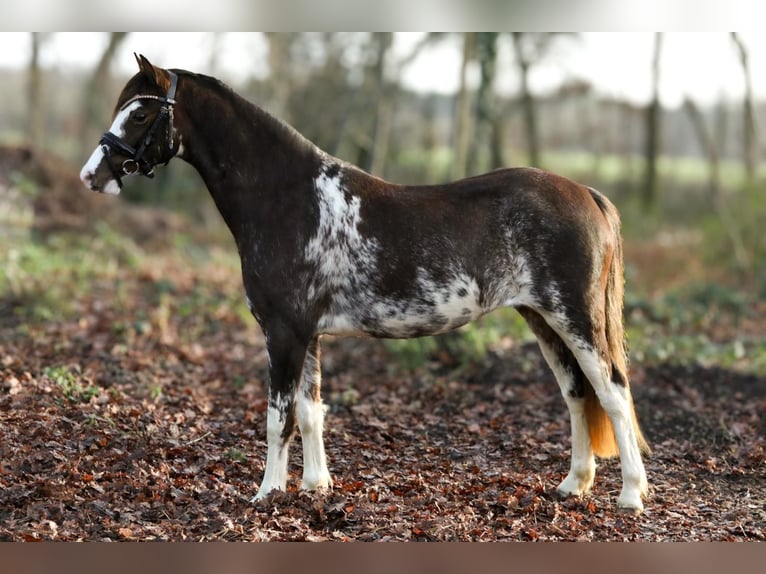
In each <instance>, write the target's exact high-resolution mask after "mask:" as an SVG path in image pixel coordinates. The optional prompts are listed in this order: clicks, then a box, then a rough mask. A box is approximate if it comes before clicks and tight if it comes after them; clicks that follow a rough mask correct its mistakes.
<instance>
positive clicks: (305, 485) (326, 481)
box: [301, 474, 333, 490]
mask: <svg viewBox="0 0 766 574" xmlns="http://www.w3.org/2000/svg"><path fill="white" fill-rule="evenodd" d="M332 486H333V483H332V478H331V477H330V475H329V474H327V475H325V476H322V477H319V478H306V477H304V478H303V480H302V481H301V490H319V489H322V490H325V489H326V490H332Z"/></svg>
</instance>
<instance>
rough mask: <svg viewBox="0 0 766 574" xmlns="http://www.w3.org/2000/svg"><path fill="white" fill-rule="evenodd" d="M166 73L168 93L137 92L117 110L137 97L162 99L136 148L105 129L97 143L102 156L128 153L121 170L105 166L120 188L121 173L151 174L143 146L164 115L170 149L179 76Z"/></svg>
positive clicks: (152, 167) (151, 136) (150, 163)
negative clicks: (152, 120)
mask: <svg viewBox="0 0 766 574" xmlns="http://www.w3.org/2000/svg"><path fill="white" fill-rule="evenodd" d="M168 74H170V87H169V88H168V93H167V94H165V96H155V95H153V94H144V95H141V94H139V95H137V96H133V97H132V98H130V99H129V100H128V101H127V102H125V103H124V104H122V107H121V108H120V109H119V111H122V110H124V109H125V108H127V107H128V106H129V105H130V104H132V103H133V102H135V101H136V100H159V101H160V102H162V107H161V108H160V111H159V113H158V114H157V115H156V116H155V118H154V122H153V123H152V125H151V126H149V130H148V131H147V132H146V135H145V136H144V138H143V140H142V141H141V144H140V145H139V146H138V147H137V148H134V147H133V146H132V145H130V144H129V143H127V142H126V141H125V140H123V139H122V138H121V137H119V136H117V135H115V134H113V133H112V132H106V133H105V134H104V135H103V136H101V140H100V141H99V145H101V149H102V150H103V152H104V155H105V156H107V157H109V156H111V155H112V153H115V154H120V155H124V156H128V159H126V160H125V161H123V162H122V166H121V168H120V169H117V168H116V167H115V166H114V165H112V163H111V162H109V161H107V162H106V163H107V165H109V169H111V170H112V175H114V178H115V180H116V181H117V185H119V186H120V188H122V179H121V178H122V176H123V175H136V174H138V173H140V174H141V175H145V176H146V177H150V178H151V177H154V166H155V165H156V164H155V163H152V162H151V161H149V160H147V159H146V158H145V157H144V152H145V151H146V148H148V147H149V145H150V144H151V143H152V140H153V139H154V136H155V134H156V133H157V130H158V129H159V127H160V124H161V123H162V122H163V120H164V119H165V118H167V120H168V125H167V140H168V149H170V151H173V105H174V104H175V103H176V100H175V97H176V85H177V84H178V77H177V76H176V75H175V74H174V73H173V72H170V71H169V72H168ZM168 161H170V158H168ZM167 163H168V162H167V161H166V162H165V165H167Z"/></svg>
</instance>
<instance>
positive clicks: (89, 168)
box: [80, 101, 141, 195]
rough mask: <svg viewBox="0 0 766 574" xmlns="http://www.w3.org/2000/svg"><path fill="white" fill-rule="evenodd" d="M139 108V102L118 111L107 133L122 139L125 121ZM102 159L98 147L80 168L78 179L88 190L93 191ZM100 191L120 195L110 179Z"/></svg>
mask: <svg viewBox="0 0 766 574" xmlns="http://www.w3.org/2000/svg"><path fill="white" fill-rule="evenodd" d="M140 107H141V102H140V101H135V102H133V103H132V104H130V105H129V106H128V107H127V108H125V109H124V110H120V112H119V113H118V114H117V115H116V116H115V118H114V121H113V122H112V125H111V127H110V128H109V131H110V132H112V133H113V134H114V135H116V136H117V137H120V138H121V137H124V136H125V122H126V121H127V119H128V117H129V116H130V114H131V113H132V112H133V111H134V110H137V109H138V108H140ZM103 159H104V150H103V149H102V147H101V146H100V145H99V146H98V147H97V148H96V149H95V150H93V153H92V154H91V155H90V158H88V161H86V162H85V165H84V166H82V170H81V171H80V179H81V180H82V182H83V183H84V184H85V185H86V186H87V187H88V189H93V187H92V181H93V178H94V177H95V175H96V170H97V169H98V166H99V165H101V162H102V161H103ZM100 191H102V192H104V193H108V194H110V195H117V194H119V193H120V186H119V184H118V183H117V181H116V180H114V179H110V180H109V181H107V182H106V184H105V185H104V187H103V189H101V190H100Z"/></svg>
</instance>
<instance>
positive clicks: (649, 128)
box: [643, 32, 662, 209]
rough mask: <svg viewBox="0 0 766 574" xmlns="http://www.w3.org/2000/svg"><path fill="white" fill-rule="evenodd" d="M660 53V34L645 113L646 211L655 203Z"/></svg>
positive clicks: (657, 40) (644, 199)
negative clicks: (649, 97) (650, 91)
mask: <svg viewBox="0 0 766 574" xmlns="http://www.w3.org/2000/svg"><path fill="white" fill-rule="evenodd" d="M661 52H662V33H661V32H657V33H656V34H655V35H654V55H653V57H652V101H651V102H650V103H649V107H648V108H647V113H646V144H645V147H644V159H645V162H646V166H645V172H644V189H643V203H644V207H645V208H646V209H649V208H651V207H653V206H654V205H655V204H656V202H657V158H658V156H659V151H660V150H659V148H660V112H661V109H660V95H659V92H660V54H661Z"/></svg>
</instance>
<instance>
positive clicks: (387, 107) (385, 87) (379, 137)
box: [369, 32, 395, 177]
mask: <svg viewBox="0 0 766 574" xmlns="http://www.w3.org/2000/svg"><path fill="white" fill-rule="evenodd" d="M393 40H394V35H393V33H392V32H374V33H373V34H372V42H373V47H374V50H375V64H374V66H373V73H374V82H375V84H376V86H377V90H376V93H377V97H376V100H377V101H376V103H375V113H374V119H373V129H372V154H371V157H370V165H369V170H370V172H371V173H374V174H376V175H379V176H381V177H382V176H383V175H384V171H385V165H386V159H387V157H388V141H389V136H390V134H391V120H392V118H393V110H394V94H395V86H394V85H392V84H391V83H390V82H388V81H387V80H386V59H387V56H388V53H389V52H390V50H391V45H392V44H393Z"/></svg>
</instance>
